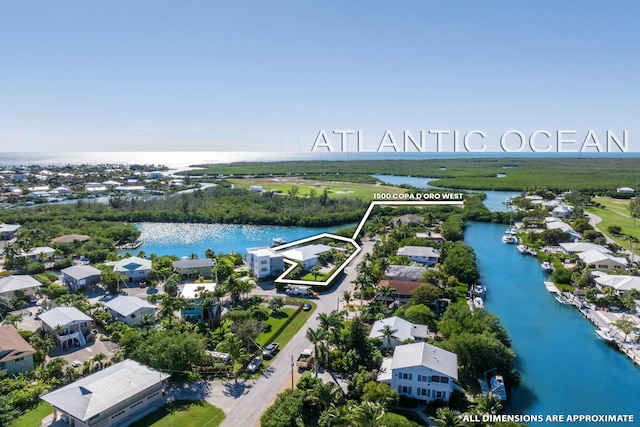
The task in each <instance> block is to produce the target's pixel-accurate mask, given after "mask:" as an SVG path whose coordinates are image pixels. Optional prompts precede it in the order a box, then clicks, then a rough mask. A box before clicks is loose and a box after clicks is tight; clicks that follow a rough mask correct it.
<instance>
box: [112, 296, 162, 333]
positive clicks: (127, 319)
mask: <svg viewBox="0 0 640 427" xmlns="http://www.w3.org/2000/svg"><path fill="white" fill-rule="evenodd" d="M104 305H105V307H107V312H108V313H109V314H111V316H113V319H114V320H115V321H117V322H122V323H126V324H127V325H129V326H135V325H136V324H138V323H139V322H140V318H141V317H142V316H145V315H147V316H152V317H153V316H155V314H156V309H157V307H156V306H155V305H153V304H151V303H150V302H148V301H147V300H144V299H142V298H138V297H130V296H125V295H120V296H117V297H115V298H114V299H112V300H111V301H107V302H106V303H105V304H104Z"/></svg>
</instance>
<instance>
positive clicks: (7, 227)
mask: <svg viewBox="0 0 640 427" xmlns="http://www.w3.org/2000/svg"><path fill="white" fill-rule="evenodd" d="M19 228H20V226H19V225H18V224H0V232H8V231H9V232H11V231H16V230H17V229H19Z"/></svg>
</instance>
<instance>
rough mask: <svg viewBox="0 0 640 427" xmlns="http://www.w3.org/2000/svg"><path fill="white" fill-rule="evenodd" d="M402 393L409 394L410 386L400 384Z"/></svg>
mask: <svg viewBox="0 0 640 427" xmlns="http://www.w3.org/2000/svg"><path fill="white" fill-rule="evenodd" d="M401 393H402V394H411V387H407V386H406V385H404V386H402V391H401Z"/></svg>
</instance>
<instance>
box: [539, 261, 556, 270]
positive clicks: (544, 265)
mask: <svg viewBox="0 0 640 427" xmlns="http://www.w3.org/2000/svg"><path fill="white" fill-rule="evenodd" d="M540 267H542V269H543V270H544V271H546V272H548V273H550V272H552V271H553V270H555V268H553V264H551V263H550V262H549V261H545V262H543V263H542V264H540Z"/></svg>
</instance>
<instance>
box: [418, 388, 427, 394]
mask: <svg viewBox="0 0 640 427" xmlns="http://www.w3.org/2000/svg"><path fill="white" fill-rule="evenodd" d="M418 394H419V395H420V396H426V395H427V389H425V388H419V389H418Z"/></svg>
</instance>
